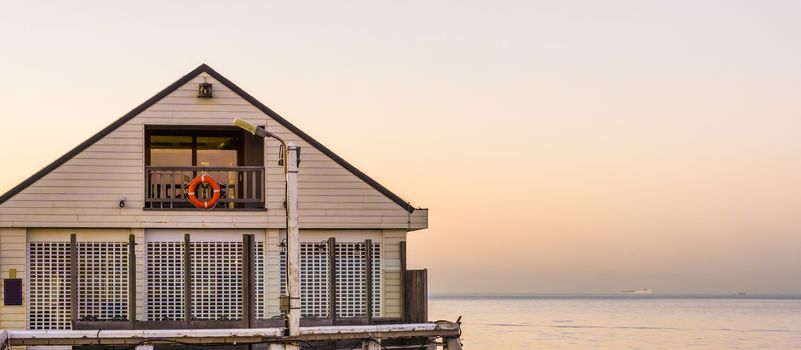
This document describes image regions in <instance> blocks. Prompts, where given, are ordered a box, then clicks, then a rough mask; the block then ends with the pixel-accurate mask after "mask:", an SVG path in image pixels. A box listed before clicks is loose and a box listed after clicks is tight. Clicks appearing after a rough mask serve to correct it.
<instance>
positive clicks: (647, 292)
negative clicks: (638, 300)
mask: <svg viewBox="0 0 801 350" xmlns="http://www.w3.org/2000/svg"><path fill="white" fill-rule="evenodd" d="M619 293H620V294H637V295H651V294H654V291H653V290H650V289H648V288H643V289H630V290H621V291H620V292H619Z"/></svg>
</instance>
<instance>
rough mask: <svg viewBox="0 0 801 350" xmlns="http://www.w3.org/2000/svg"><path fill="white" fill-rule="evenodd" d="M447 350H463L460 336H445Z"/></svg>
mask: <svg viewBox="0 0 801 350" xmlns="http://www.w3.org/2000/svg"><path fill="white" fill-rule="evenodd" d="M445 350H462V342H461V341H460V340H459V337H451V338H445Z"/></svg>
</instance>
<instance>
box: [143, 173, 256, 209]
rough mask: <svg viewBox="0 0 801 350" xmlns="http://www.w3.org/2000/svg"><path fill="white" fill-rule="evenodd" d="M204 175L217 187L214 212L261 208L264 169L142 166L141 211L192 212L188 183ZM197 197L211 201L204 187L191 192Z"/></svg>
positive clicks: (209, 192)
mask: <svg viewBox="0 0 801 350" xmlns="http://www.w3.org/2000/svg"><path fill="white" fill-rule="evenodd" d="M201 174H207V175H209V176H211V177H212V178H214V179H215V180H216V181H217V182H218V183H219V184H220V200H219V201H218V202H217V205H216V206H215V207H214V209H221V210H228V209H264V168H263V167H260V166H235V167H195V166H147V167H145V182H146V183H145V186H146V187H145V208H149V209H195V207H194V206H193V205H192V204H191V203H189V200H188V190H187V188H188V187H189V183H190V182H191V181H192V179H194V178H195V177H197V176H198V175H201ZM195 192H196V193H197V196H198V198H211V194H212V193H211V188H210V187H209V186H207V185H205V184H202V185H200V186H198V187H197V189H196V190H195Z"/></svg>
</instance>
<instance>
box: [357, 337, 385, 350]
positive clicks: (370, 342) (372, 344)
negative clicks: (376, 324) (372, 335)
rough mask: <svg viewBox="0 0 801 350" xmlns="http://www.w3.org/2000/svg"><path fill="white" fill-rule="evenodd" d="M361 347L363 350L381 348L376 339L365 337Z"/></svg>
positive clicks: (379, 349) (378, 349) (377, 349)
mask: <svg viewBox="0 0 801 350" xmlns="http://www.w3.org/2000/svg"><path fill="white" fill-rule="evenodd" d="M362 349H363V350H381V344H380V343H379V342H378V340H374V339H365V340H362Z"/></svg>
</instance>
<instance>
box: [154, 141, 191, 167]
mask: <svg viewBox="0 0 801 350" xmlns="http://www.w3.org/2000/svg"><path fill="white" fill-rule="evenodd" d="M150 165H154V166H191V165H192V136H167V135H151V136H150Z"/></svg>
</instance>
